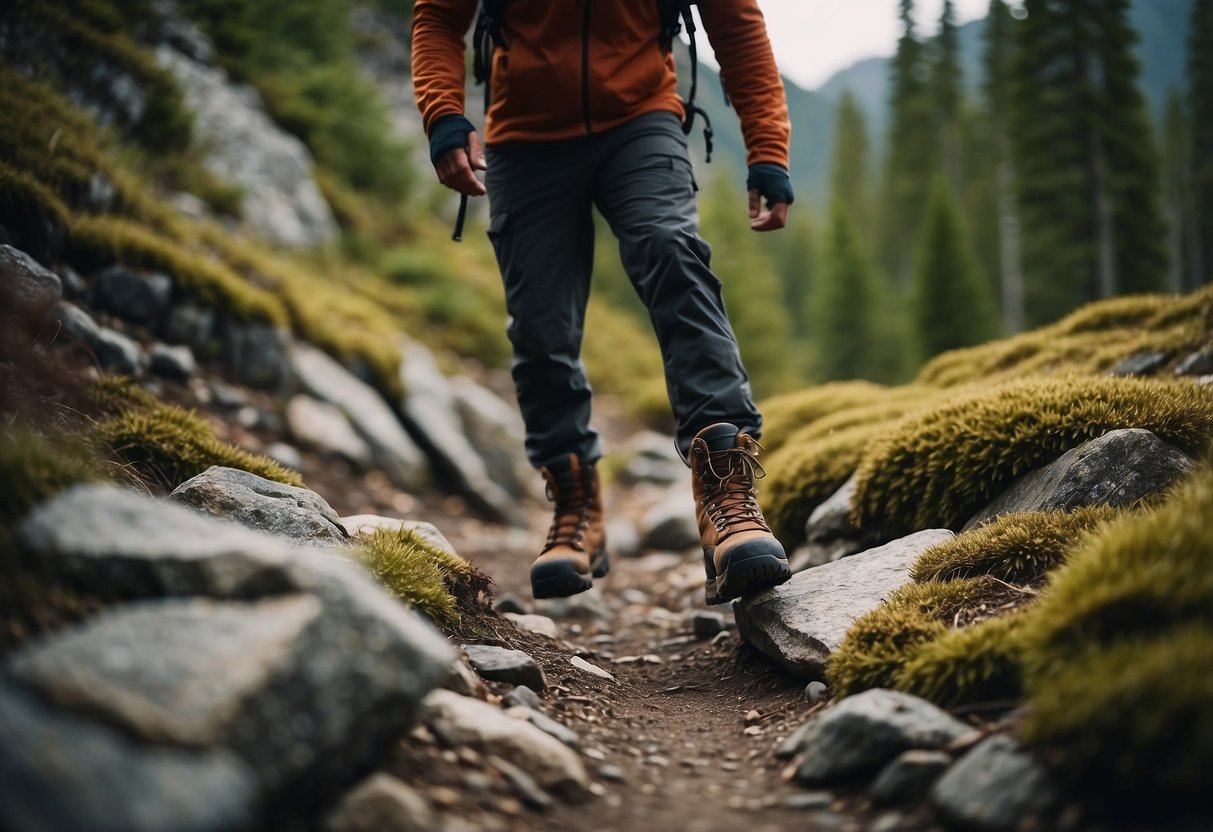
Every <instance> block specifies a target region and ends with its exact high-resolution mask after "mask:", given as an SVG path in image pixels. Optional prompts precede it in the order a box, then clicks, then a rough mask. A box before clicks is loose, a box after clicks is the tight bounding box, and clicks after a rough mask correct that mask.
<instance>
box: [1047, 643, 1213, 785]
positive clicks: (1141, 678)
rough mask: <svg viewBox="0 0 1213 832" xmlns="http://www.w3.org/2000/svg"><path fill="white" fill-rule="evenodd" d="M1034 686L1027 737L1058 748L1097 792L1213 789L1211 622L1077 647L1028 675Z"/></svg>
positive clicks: (1067, 767) (1062, 764)
mask: <svg viewBox="0 0 1213 832" xmlns="http://www.w3.org/2000/svg"><path fill="white" fill-rule="evenodd" d="M1028 689H1029V705H1030V707H1029V710H1028V717H1027V721H1026V723H1025V725H1024V728H1023V733H1024V738H1025V739H1026V740H1027V741H1028V742H1029V743H1031V744H1033V745H1037V746H1044V747H1046V748H1049V749H1052V750H1053V752H1054V757H1055V759H1056V760H1057V761H1058V764H1059V768H1061V769H1062V770H1064V771H1066V772H1067V773H1068V774H1070V775H1071V776H1077V777H1079V778H1080V779H1082V780H1084V781H1086V782H1087V783H1088V784H1089V785H1090V786H1091V787H1092V791H1093V792H1094V793H1095V794H1099V795H1108V794H1114V793H1116V792H1117V791H1118V790H1124V792H1121V793H1122V794H1123V793H1125V792H1127V793H1130V794H1132V795H1134V796H1135V797H1136V798H1137V799H1138V800H1140V799H1143V798H1147V799H1148V798H1149V797H1151V796H1157V795H1158V794H1159V793H1163V794H1167V795H1170V796H1172V797H1180V798H1187V799H1189V800H1195V801H1198V802H1200V801H1207V798H1208V795H1209V790H1210V789H1211V788H1213V707H1210V702H1213V631H1211V630H1210V629H1209V628H1208V627H1207V626H1204V625H1200V624H1189V625H1185V626H1183V627H1179V628H1177V629H1175V630H1172V631H1170V632H1167V633H1165V634H1160V635H1158V636H1155V637H1153V638H1133V639H1128V640H1125V641H1121V642H1117V643H1114V644H1112V645H1109V646H1104V645H1089V646H1087V647H1086V648H1085V649H1076V650H1074V651H1073V652H1072V653H1070V654H1069V655H1068V657H1067V659H1066V662H1065V663H1064V664H1061V665H1058V666H1056V667H1053V668H1052V669H1051V670H1050V671H1049V672H1048V673H1047V674H1042V673H1040V672H1039V671H1037V672H1034V673H1031V674H1030V675H1029V676H1028ZM1206 805H1207V804H1206Z"/></svg>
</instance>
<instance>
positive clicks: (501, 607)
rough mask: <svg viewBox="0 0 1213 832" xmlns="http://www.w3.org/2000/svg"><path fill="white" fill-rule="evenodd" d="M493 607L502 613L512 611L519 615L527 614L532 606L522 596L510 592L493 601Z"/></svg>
mask: <svg viewBox="0 0 1213 832" xmlns="http://www.w3.org/2000/svg"><path fill="white" fill-rule="evenodd" d="M493 609H494V610H496V611H497V612H499V613H502V614H505V613H507V612H512V613H515V614H517V615H526V614H528V613H529V612H530V608H528V607H527V605H526V603H525V602H523V600H522V599H521V598H519V597H518V596H517V595H512V594H510V593H508V592H507V593H506V594H505V595H502V596H501V597H500V598H498V599H497V600H496V601H495V602H494V603H493Z"/></svg>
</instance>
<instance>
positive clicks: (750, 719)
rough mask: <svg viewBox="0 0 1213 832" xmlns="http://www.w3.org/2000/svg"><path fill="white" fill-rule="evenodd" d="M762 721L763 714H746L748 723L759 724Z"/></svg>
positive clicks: (753, 712)
mask: <svg viewBox="0 0 1213 832" xmlns="http://www.w3.org/2000/svg"><path fill="white" fill-rule="evenodd" d="M760 719H762V714H761V713H759V712H758V711H747V712H746V715H745V721H746V722H747V723H748V722H757V721H758V720H760Z"/></svg>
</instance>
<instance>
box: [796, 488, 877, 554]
mask: <svg viewBox="0 0 1213 832" xmlns="http://www.w3.org/2000/svg"><path fill="white" fill-rule="evenodd" d="M856 482H857V478H856V477H855V476H852V477H851V478H850V479H849V480H847V481H846V482H845V483H844V484H843V486H842V487H841V488H839V489H838V490H837V491H836V492H834V494H832V495H831V496H830V497H829V499H827V500H826V501H825V502H824V503H822V504H821V505H819V506H817V508H815V509H813V513H812V514H810V515H809V519H808V521H807V522H806V523H805V527H804V529H805V540H806V541H808V543H807V547H806V548H807V549H808V556H807V557H804V558H802V562H801V563H798V564H796V567H794V569H795V570H796V571H800V570H801V569H805V568H810V567H815V566H822V565H824V564H827V563H833V562H834V561H836V560H840V559H842V558H844V557H847V556H849V555H854V554H856V553H858V552H864V551H867V550H868V549H870V548H872V547H873V546H879V545H880V544H882V543H886V542H888V539H887V538H885V537H883V536H882V535H881V534H880V533H879V532H878V531H873V530H864V529H857V528H856V527H855V526H853V525H851V501H852V499H853V498H854V496H855V488H856Z"/></svg>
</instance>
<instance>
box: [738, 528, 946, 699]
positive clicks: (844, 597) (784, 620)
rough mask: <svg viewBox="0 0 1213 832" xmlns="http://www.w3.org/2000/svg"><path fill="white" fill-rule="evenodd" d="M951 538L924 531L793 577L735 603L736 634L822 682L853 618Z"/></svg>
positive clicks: (906, 578) (905, 579)
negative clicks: (921, 558) (828, 663)
mask: <svg viewBox="0 0 1213 832" xmlns="http://www.w3.org/2000/svg"><path fill="white" fill-rule="evenodd" d="M953 536H954V535H953V534H952V532H950V531H948V530H946V529H928V530H927V531H921V532H918V533H916V534H912V535H910V536H909V537H904V538H901V539H900V540H894V541H893V542H892V543H887V544H885V545H884V546H881V547H879V548H876V549H869V550H868V551H866V552H862V553H860V554H858V555H852V556H851V557H849V558H843V559H842V560H840V561H836V562H835V563H827V564H826V565H824V566H819V567H817V568H816V569H810V570H808V571H806V572H800V573H798V574H796V575H793V576H792V580H790V581H788V582H787V583H785V584H783V585H782V586H778V587H775V588H774V589H771V590H767V591H766V592H762V593H759V594H757V595H753V596H750V597H748V598H743V599H741V600H740V601H738V602H737V604H736V605H735V606H734V611H735V613H736V616H737V630H738V632H739V633H740V634H741V637H742V638H744V639H745V640H746V641H748V642H749V643H750V644H752V645H754V646H755V647H757V648H758V649H759V650H761V651H762V652H763V653H765V654H766V655H768V656H770V657H771V658H772V659H775V661H777V662H779V663H780V664H782V665H783V666H784V667H786V668H787V669H788V670H790V671H791V672H792V673H795V674H796V675H798V676H802V677H805V678H808V679H822V678H824V675H825V664H826V661H827V660H828V659H829V657H830V653H831V652H832V651H833V650H835V649H836V648H837V647H838V645H839V644H840V643H841V642H842V639H843V636H845V635H846V632H847V630H849V629H850V627H851V624H852V623H854V621H855V619H857V618H859V617H860V616H861V615H863V614H865V613H867V612H870V611H871V610H873V609H875V608H876V607H877V606H879V605H880V603H881V602H882V601H884V599H885V598H887V597H888V595H889V593H890V592H892V591H893V590H894V589H897V588H898V587H900V586H903V585H905V584H907V583H909V582H910V567H911V566H913V565H914V562H915V561H916V560H917V559H918V556H919V555H920V554H922V553H923V552H924V551H926V550H927V549H929V548H930V547H932V546H935V545H937V544H939V543H943V542H944V541H946V540H950V539H951V538H952V537H953Z"/></svg>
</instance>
